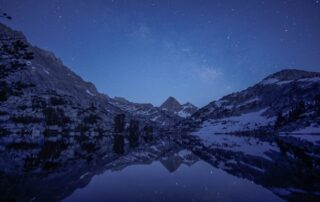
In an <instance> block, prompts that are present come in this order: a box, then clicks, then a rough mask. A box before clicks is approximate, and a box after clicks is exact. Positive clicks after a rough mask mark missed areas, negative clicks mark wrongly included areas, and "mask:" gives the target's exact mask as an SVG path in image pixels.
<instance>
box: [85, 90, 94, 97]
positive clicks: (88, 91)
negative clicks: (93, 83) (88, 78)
mask: <svg viewBox="0 0 320 202" xmlns="http://www.w3.org/2000/svg"><path fill="white" fill-rule="evenodd" d="M86 93H88V94H89V95H91V96H94V94H93V93H92V92H91V91H90V90H88V89H87V90H86Z"/></svg>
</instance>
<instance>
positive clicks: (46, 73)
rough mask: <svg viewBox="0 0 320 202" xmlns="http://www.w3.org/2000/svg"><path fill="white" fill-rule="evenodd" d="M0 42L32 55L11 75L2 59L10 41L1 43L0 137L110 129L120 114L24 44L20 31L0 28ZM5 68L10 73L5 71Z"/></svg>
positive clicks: (8, 62)
mask: <svg viewBox="0 0 320 202" xmlns="http://www.w3.org/2000/svg"><path fill="white" fill-rule="evenodd" d="M0 30H1V38H8V39H13V41H15V40H16V39H19V40H20V41H21V42H19V43H24V44H26V45H27V46H28V50H29V51H30V52H32V53H33V55H34V58H33V59H31V60H26V59H21V62H22V63H23V64H24V66H23V67H21V68H20V67H19V68H20V69H17V70H16V71H13V69H14V65H13V64H11V63H12V59H10V52H9V53H8V54H7V55H6V54H4V53H5V48H7V49H8V47H9V48H10V46H12V45H11V41H10V40H9V41H5V40H2V42H1V47H2V55H1V57H2V58H1V65H2V67H3V68H2V71H3V72H5V73H4V74H3V75H1V82H2V84H3V85H2V86H1V89H0V91H1V94H2V96H1V101H0V111H1V113H0V119H1V123H0V126H1V130H2V131H1V133H5V134H6V133H9V132H10V133H11V134H20V133H23V134H24V133H27V134H31V135H32V136H37V135H38V134H40V133H45V132H50V133H51V132H52V133H57V132H63V131H64V132H71V131H72V132H74V131H77V132H80V131H83V130H86V128H90V129H88V130H86V131H87V132H94V131H95V132H97V131H106V130H111V127H112V124H113V117H114V115H116V114H117V113H121V111H120V110H119V109H118V108H116V107H114V106H113V105H110V104H109V103H108V101H107V99H106V98H105V96H104V95H102V94H100V93H99V92H98V91H97V89H96V88H95V86H94V85H93V84H92V83H90V82H86V81H84V80H83V79H82V78H80V77H79V76H78V75H76V74H75V73H73V72H72V71H71V70H70V69H68V68H67V67H66V66H65V65H64V64H63V63H62V61H61V60H60V59H58V58H57V57H55V55H54V54H53V53H51V52H48V51H45V50H42V49H40V48H37V47H34V46H32V45H31V44H29V43H28V42H27V40H26V38H25V36H24V35H23V34H22V33H21V32H17V31H13V30H11V29H10V28H8V27H6V26H5V25H2V24H0ZM10 68H11V69H10Z"/></svg>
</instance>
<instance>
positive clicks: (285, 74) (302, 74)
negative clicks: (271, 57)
mask: <svg viewBox="0 0 320 202" xmlns="http://www.w3.org/2000/svg"><path fill="white" fill-rule="evenodd" d="M319 76H320V73H319V72H310V71H304V70H299V69H283V70H281V71H279V72H276V73H274V74H271V75H270V76H268V77H266V78H265V79H264V80H269V79H277V80H280V81H287V80H296V79H302V78H310V77H319Z"/></svg>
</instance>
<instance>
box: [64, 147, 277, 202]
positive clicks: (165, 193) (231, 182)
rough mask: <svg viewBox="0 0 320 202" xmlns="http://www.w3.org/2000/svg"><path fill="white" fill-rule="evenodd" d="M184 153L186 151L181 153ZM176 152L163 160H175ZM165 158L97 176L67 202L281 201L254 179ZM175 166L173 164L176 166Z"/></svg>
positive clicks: (210, 167)
mask: <svg viewBox="0 0 320 202" xmlns="http://www.w3.org/2000/svg"><path fill="white" fill-rule="evenodd" d="M180 153H183V152H180ZM175 156H177V154H173V156H169V157H165V158H164V159H165V160H167V159H170V158H172V159H175ZM177 164H178V163H177V162H174V161H171V162H168V163H167V165H166V164H164V162H163V161H162V160H160V161H154V162H152V163H151V164H149V165H143V164H138V165H131V166H128V167H126V168H124V169H122V170H116V171H110V170H108V171H106V172H104V173H103V174H100V175H95V176H94V177H93V178H92V180H91V182H90V183H89V184H88V185H87V186H86V187H84V188H80V189H77V190H75V191H74V192H73V193H72V194H71V195H70V196H69V197H67V198H66V199H65V200H64V201H65V202H71V201H83V202H87V201H113V202H116V201H123V202H125V201H128V202H129V201H155V202H162V201H163V202H165V201H190V202H191V201H244V202H249V201H282V200H281V199H280V198H279V197H277V196H276V195H274V194H273V193H272V192H271V191H269V190H267V189H265V188H263V187H262V186H259V185H256V184H255V183H253V182H252V181H249V180H246V179H241V178H238V177H235V176H232V175H230V174H228V173H226V172H225V171H223V170H221V169H218V168H215V167H213V166H212V165H210V164H208V163H206V162H204V161H203V160H197V161H196V162H194V163H193V164H192V165H186V164H182V163H181V164H180V165H179V164H178V165H179V167H177V168H173V169H174V170H173V169H172V167H170V166H171V165H177ZM173 167H174V166H173Z"/></svg>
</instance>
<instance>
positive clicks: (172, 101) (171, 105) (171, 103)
mask: <svg viewBox="0 0 320 202" xmlns="http://www.w3.org/2000/svg"><path fill="white" fill-rule="evenodd" d="M160 108H163V109H167V110H169V111H171V110H176V109H179V108H181V104H180V103H179V101H178V100H177V99H176V98H174V97H172V96H169V97H168V98H167V99H166V101H165V102H164V103H163V104H162V105H161V106H160Z"/></svg>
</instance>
